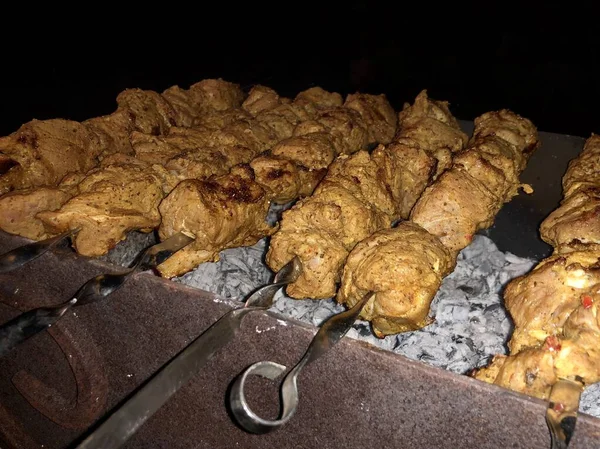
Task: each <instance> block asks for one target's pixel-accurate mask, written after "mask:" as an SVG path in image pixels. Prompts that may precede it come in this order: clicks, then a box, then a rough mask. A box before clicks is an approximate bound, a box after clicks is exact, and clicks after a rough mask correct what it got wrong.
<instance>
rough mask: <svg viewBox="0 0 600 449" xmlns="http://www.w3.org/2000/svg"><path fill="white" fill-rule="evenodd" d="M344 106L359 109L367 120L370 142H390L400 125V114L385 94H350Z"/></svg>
mask: <svg viewBox="0 0 600 449" xmlns="http://www.w3.org/2000/svg"><path fill="white" fill-rule="evenodd" d="M344 106H345V107H347V108H349V109H354V110H355V111H357V112H358V113H359V114H360V116H361V117H362V119H363V120H364V121H365V123H366V125H367V129H368V139H369V144H380V143H383V144H388V143H390V142H391V141H392V138H393V137H394V134H395V133H396V127H397V125H398V116H397V115H396V111H394V108H392V106H391V105H390V103H389V102H388V100H387V98H386V96H385V95H383V94H382V95H368V94H360V93H356V94H352V95H348V98H346V101H345V102H344Z"/></svg>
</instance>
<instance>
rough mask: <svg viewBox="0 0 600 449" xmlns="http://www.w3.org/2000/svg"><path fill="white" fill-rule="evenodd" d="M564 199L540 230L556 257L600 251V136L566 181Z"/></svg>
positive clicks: (590, 141)
mask: <svg viewBox="0 0 600 449" xmlns="http://www.w3.org/2000/svg"><path fill="white" fill-rule="evenodd" d="M563 188H564V195H565V197H564V199H563V201H562V202H561V205H560V207H558V208H557V209H556V210H555V211H554V212H552V213H551V214H550V215H549V216H548V217H547V218H546V219H545V220H544V221H543V222H542V225H541V227H540V234H541V236H542V239H543V240H544V241H546V242H547V243H549V244H551V245H552V246H554V248H555V253H556V254H564V253H568V252H571V251H583V250H600V136H597V135H592V137H590V138H589V139H588V140H587V141H586V143H585V146H584V149H583V152H582V153H581V155H580V156H579V157H577V158H576V159H574V160H573V161H571V163H570V164H569V168H568V169H567V172H566V173H565V176H564V177H563Z"/></svg>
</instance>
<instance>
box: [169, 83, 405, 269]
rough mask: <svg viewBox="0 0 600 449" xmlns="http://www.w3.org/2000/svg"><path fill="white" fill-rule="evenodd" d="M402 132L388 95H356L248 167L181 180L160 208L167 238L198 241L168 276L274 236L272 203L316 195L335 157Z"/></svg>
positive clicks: (320, 114)
mask: <svg viewBox="0 0 600 449" xmlns="http://www.w3.org/2000/svg"><path fill="white" fill-rule="evenodd" d="M306 101H309V103H312V101H310V98H307V99H306ZM395 130H396V114H395V112H394V110H393V109H392V107H391V106H390V105H389V103H388V102H387V99H386V98H385V97H384V96H383V95H366V94H356V95H349V96H348V98H347V99H346V101H345V103H344V105H343V106H342V105H341V104H340V105H331V106H330V107H327V108H323V109H320V110H317V111H316V113H315V114H314V117H313V118H312V119H311V120H308V121H305V122H302V123H299V124H298V125H297V126H296V127H295V128H294V131H293V134H294V135H293V136H292V137H289V138H288V139H285V140H283V141H281V142H280V143H278V144H277V145H275V146H274V147H273V148H272V149H271V150H270V151H269V152H267V153H265V154H262V155H260V156H259V157H257V158H255V159H253V160H252V161H251V162H250V163H249V167H239V168H238V169H237V170H236V172H235V173H231V174H229V175H225V176H222V177H213V178H210V179H208V180H206V181H198V180H186V181H183V182H181V183H180V184H179V185H178V186H177V187H176V188H175V189H174V190H173V191H172V192H171V193H170V194H169V195H168V196H167V197H166V198H165V199H164V200H163V202H162V203H161V205H160V212H161V215H162V223H161V226H160V229H159V233H160V237H161V239H164V238H167V237H169V236H170V235H173V234H174V233H176V232H184V233H189V234H191V235H194V236H195V237H196V240H195V242H194V243H193V244H191V245H189V246H188V247H186V248H185V250H183V251H180V252H179V253H178V254H176V255H175V256H174V257H171V258H170V259H169V260H168V261H166V262H165V263H163V264H162V265H160V266H159V267H158V269H159V271H160V272H161V274H162V275H163V276H165V277H173V276H177V275H181V274H183V273H185V272H187V271H189V270H191V269H193V268H194V267H196V266H197V265H198V264H200V263H203V262H207V261H215V260H218V254H219V252H220V251H222V250H223V249H226V248H230V247H233V246H239V245H251V244H254V243H256V242H257V241H258V240H259V239H260V238H262V237H266V236H269V235H271V234H272V233H273V232H275V231H276V230H277V227H276V226H275V227H268V226H266V225H265V223H264V222H265V217H266V214H267V210H268V207H269V204H270V203H272V202H273V203H285V202H288V201H291V200H295V199H297V198H299V197H304V196H308V195H310V194H311V193H312V192H313V190H314V189H315V187H316V186H317V184H318V183H319V181H321V179H322V178H323V176H325V173H326V172H327V167H328V166H329V165H330V164H331V162H332V161H333V160H334V159H335V157H337V156H338V155H339V154H344V155H345V154H350V153H354V152H356V151H358V150H364V149H366V148H368V147H370V146H372V145H374V144H376V143H378V142H379V141H383V142H389V140H391V139H392V137H393V135H394V132H395ZM259 192H262V194H260V193H259Z"/></svg>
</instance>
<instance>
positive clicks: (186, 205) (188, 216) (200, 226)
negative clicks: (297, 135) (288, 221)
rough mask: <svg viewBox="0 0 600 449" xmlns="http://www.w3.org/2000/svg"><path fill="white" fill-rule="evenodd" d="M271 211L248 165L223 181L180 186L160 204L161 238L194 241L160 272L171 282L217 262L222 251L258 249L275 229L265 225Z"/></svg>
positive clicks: (181, 184)
mask: <svg viewBox="0 0 600 449" xmlns="http://www.w3.org/2000/svg"><path fill="white" fill-rule="evenodd" d="M268 209H269V199H268V197H267V195H266V194H265V191H264V190H263V189H262V188H261V187H260V186H259V185H258V184H257V183H256V182H254V180H253V175H252V170H251V169H250V168H249V167H248V166H246V165H242V166H237V167H234V168H233V169H232V170H231V173H229V174H227V175H224V176H213V177H211V178H209V179H207V180H204V181H199V180H191V179H190V180H186V181H183V182H181V183H180V184H179V185H177V187H176V188H175V189H174V190H173V191H172V192H171V193H170V194H169V195H168V196H167V197H166V198H165V199H164V200H163V202H162V203H161V205H160V214H161V215H162V217H163V220H162V223H161V225H160V229H159V234H160V238H161V240H164V239H166V238H169V237H170V236H172V235H173V234H175V233H177V232H184V233H186V234H188V235H192V236H194V237H195V239H196V240H195V241H194V242H193V243H191V244H190V245H188V246H186V247H185V248H184V249H182V250H181V251H178V252H177V253H175V254H174V255H173V256H171V257H170V258H169V259H168V260H167V261H165V262H164V263H163V264H161V265H160V266H159V267H158V270H159V271H160V273H161V275H162V276H164V277H167V278H171V277H173V276H179V275H181V274H184V273H186V272H188V271H190V270H192V269H193V268H194V267H196V266H197V265H199V264H201V263H203V262H209V261H217V260H218V259H219V252H220V251H222V250H224V249H227V248H232V247H237V246H249V245H253V244H255V243H256V242H257V241H258V240H259V239H261V238H262V237H264V236H267V235H270V234H272V233H273V232H274V231H275V229H276V227H273V228H272V227H269V226H268V225H267V223H266V222H265V217H266V215H267V212H268Z"/></svg>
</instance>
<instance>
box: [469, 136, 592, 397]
mask: <svg viewBox="0 0 600 449" xmlns="http://www.w3.org/2000/svg"><path fill="white" fill-rule="evenodd" d="M563 190H564V198H563V200H562V202H561V204H560V206H559V207H558V208H557V209H556V210H555V211H554V212H552V213H551V214H550V215H549V216H548V217H547V218H546V219H545V220H544V222H543V223H542V225H541V227H540V232H541V236H542V239H543V240H545V241H546V242H548V243H550V244H551V245H553V246H554V254H553V255H552V256H550V257H548V258H546V259H545V260H543V261H542V262H541V263H539V264H538V265H537V266H536V267H535V268H534V269H533V271H532V272H530V273H529V274H527V275H524V276H521V277H519V278H517V279H515V280H513V281H512V282H510V283H509V285H508V286H507V288H506V290H505V295H504V300H505V303H506V308H507V309H508V311H509V313H510V315H511V317H512V319H513V321H514V324H515V330H514V332H513V335H512V337H511V339H510V341H509V343H508V347H509V349H510V355H509V356H504V355H497V356H495V357H494V359H493V361H492V363H491V364H490V365H489V366H487V367H485V368H482V369H480V370H477V371H476V372H475V373H474V376H475V377H476V378H477V379H479V380H483V381H486V382H489V383H495V384H497V385H500V386H503V387H505V388H510V389H512V390H515V391H518V392H521V393H525V394H528V395H531V396H536V397H539V398H542V399H547V398H548V396H549V394H550V391H551V388H552V386H553V385H554V384H555V383H556V382H558V380H559V379H560V378H566V379H572V378H575V376H578V377H579V378H580V379H581V380H582V382H583V383H584V385H591V384H593V383H596V382H598V381H600V344H599V343H600V313H599V310H598V306H599V304H600V136H597V135H592V137H590V138H589V139H588V140H587V141H586V144H585V146H584V149H583V152H582V153H581V154H580V155H579V156H578V157H577V158H576V159H574V160H573V161H571V162H570V163H569V167H568V170H567V172H566V173H565V175H564V177H563Z"/></svg>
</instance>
